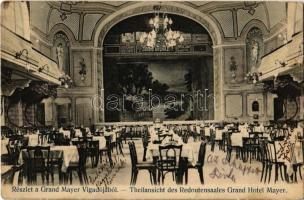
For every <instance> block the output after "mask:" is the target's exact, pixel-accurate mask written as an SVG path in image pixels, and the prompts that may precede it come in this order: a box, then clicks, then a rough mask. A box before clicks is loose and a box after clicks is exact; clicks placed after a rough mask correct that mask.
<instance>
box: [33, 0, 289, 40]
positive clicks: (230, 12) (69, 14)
mask: <svg viewBox="0 0 304 200" xmlns="http://www.w3.org/2000/svg"><path fill="white" fill-rule="evenodd" d="M137 3H139V2H134V1H133V2H132V1H129V2H126V1H103V2H88V1H81V2H80V1H79V2H68V1H67V2H59V1H56V2H55V1H53V2H41V1H40V2H35V1H32V2H31V3H30V4H31V9H30V15H31V26H32V28H33V29H35V30H37V32H39V33H40V34H42V35H43V34H45V35H48V34H49V32H50V30H51V29H52V28H53V27H54V26H55V25H56V24H64V25H65V26H67V27H68V28H69V29H70V30H71V32H72V33H73V34H74V38H75V39H76V40H87V41H89V40H92V34H93V32H94V29H96V26H97V24H98V22H100V21H101V20H103V19H104V18H106V17H107V16H109V15H111V14H113V13H115V12H119V11H120V10H121V9H123V8H125V7H128V6H130V5H132V4H137ZM159 3H160V2H155V4H156V5H157V4H159ZM170 3H172V4H174V3H175V2H170ZM178 3H180V4H184V5H186V6H189V7H191V8H194V9H195V10H197V11H199V12H202V13H204V14H207V15H209V16H210V17H211V18H212V19H213V20H214V21H215V23H217V24H218V26H219V27H220V29H221V32H222V34H223V37H224V38H236V37H239V36H240V35H241V33H242V30H243V29H244V27H245V26H246V24H248V23H249V22H250V21H252V20H257V21H259V22H262V23H263V24H264V25H265V27H266V29H267V30H268V31H270V30H271V29H273V28H276V27H277V26H280V25H282V24H284V23H286V3H285V2H258V3H256V2H218V1H217V2H208V1H187V2H181V1H179V2H178Z"/></svg>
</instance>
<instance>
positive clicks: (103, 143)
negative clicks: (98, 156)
mask: <svg viewBox="0 0 304 200" xmlns="http://www.w3.org/2000/svg"><path fill="white" fill-rule="evenodd" d="M93 140H95V141H96V140H98V141H99V149H103V148H106V145H107V141H106V138H105V137H104V136H94V137H93Z"/></svg>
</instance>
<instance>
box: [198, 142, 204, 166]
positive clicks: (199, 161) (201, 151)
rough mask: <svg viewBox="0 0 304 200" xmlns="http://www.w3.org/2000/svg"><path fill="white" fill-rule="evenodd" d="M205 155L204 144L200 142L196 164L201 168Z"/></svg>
mask: <svg viewBox="0 0 304 200" xmlns="http://www.w3.org/2000/svg"><path fill="white" fill-rule="evenodd" d="M205 155H206V142H201V145H200V148H199V153H198V159H197V160H198V163H199V164H200V165H201V166H203V165H204V163H205Z"/></svg>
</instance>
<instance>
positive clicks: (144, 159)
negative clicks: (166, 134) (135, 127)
mask: <svg viewBox="0 0 304 200" xmlns="http://www.w3.org/2000/svg"><path fill="white" fill-rule="evenodd" d="M146 154H147V148H146V147H144V155H143V161H146V160H147V159H146Z"/></svg>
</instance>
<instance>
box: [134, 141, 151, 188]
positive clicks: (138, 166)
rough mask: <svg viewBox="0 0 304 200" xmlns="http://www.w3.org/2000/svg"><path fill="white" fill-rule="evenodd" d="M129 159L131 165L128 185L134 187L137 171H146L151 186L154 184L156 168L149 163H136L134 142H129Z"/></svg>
mask: <svg viewBox="0 0 304 200" xmlns="http://www.w3.org/2000/svg"><path fill="white" fill-rule="evenodd" d="M128 144H129V150H130V157H131V163H132V168H131V169H132V171H131V182H130V185H135V184H136V180H137V175H138V171H140V170H148V171H149V174H150V182H151V184H156V166H155V164H154V163H150V162H138V159H137V152H136V147H135V144H134V142H133V141H132V142H129V143H128Z"/></svg>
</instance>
